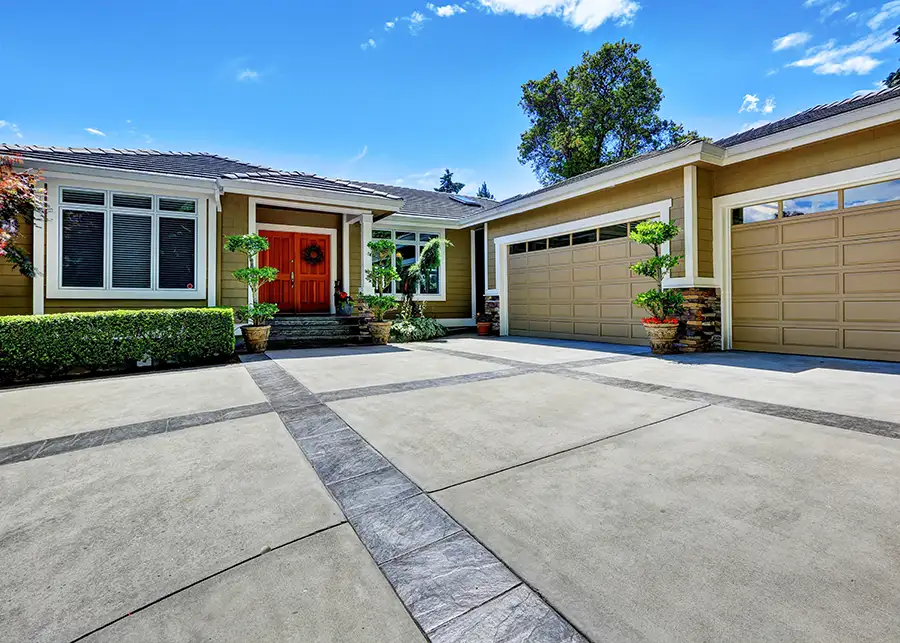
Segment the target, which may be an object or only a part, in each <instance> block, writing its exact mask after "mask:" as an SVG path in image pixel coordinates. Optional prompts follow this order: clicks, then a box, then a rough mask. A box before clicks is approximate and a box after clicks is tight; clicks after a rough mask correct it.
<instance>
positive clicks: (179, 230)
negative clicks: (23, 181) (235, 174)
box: [59, 187, 200, 297]
mask: <svg viewBox="0 0 900 643" xmlns="http://www.w3.org/2000/svg"><path fill="white" fill-rule="evenodd" d="M197 206H198V204H197V201H196V200H195V199H185V198H178V197H172V196H157V195H149V194H129V193H123V192H116V191H105V190H90V189H84V188H68V187H64V188H61V189H60V203H59V211H60V219H59V220H60V227H59V287H60V291H63V290H73V291H74V290H79V291H80V290H91V291H99V292H109V293H113V294H114V293H115V292H116V291H121V292H122V293H123V296H138V297H139V296H141V293H157V292H182V293H183V292H191V291H199V290H200V289H199V288H198V287H197V274H198V266H197V261H198V246H197V244H198V242H199V239H198V231H199V224H198V214H197ZM126 293H127V294H126ZM106 296H109V295H106Z"/></svg>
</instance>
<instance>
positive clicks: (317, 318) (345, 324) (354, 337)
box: [269, 314, 372, 348]
mask: <svg viewBox="0 0 900 643" xmlns="http://www.w3.org/2000/svg"><path fill="white" fill-rule="evenodd" d="M363 321H364V320H363V319H362V318H360V317H338V316H331V315H291V314H285V315H278V316H276V317H275V319H273V320H272V321H271V322H270V323H271V326H272V331H271V333H270V335H269V346H270V347H271V348H307V347H316V346H359V345H366V344H371V343H372V338H371V336H370V335H369V333H368V332H366V331H364V330H363V329H362V328H360V324H361V323H363Z"/></svg>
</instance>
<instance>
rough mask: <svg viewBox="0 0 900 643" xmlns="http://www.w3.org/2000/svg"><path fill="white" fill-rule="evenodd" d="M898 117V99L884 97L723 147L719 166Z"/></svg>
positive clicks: (791, 147)
mask: <svg viewBox="0 0 900 643" xmlns="http://www.w3.org/2000/svg"><path fill="white" fill-rule="evenodd" d="M898 119H900V98H895V99H891V100H886V101H884V102H882V103H878V104H876V105H871V106H869V107H863V108H862V109H856V110H853V111H851V112H847V113H845V114H840V115H838V116H832V117H831V118H823V119H822V120H820V121H816V122H814V123H809V124H807V125H800V126H799V127H792V128H790V129H788V130H785V131H783V132H778V133H777V134H770V135H769V136H764V137H763V138H759V139H756V140H755V141H747V142H746V143H741V144H740V145H734V146H732V147H729V148H728V149H727V150H726V152H725V158H724V161H723V163H722V165H732V164H734V163H740V162H742V161H747V160H749V159H752V158H756V157H757V156H766V155H768V154H777V153H778V152H783V151H785V150H790V149H793V148H795V147H800V146H802V145H809V144H810V143H816V142H818V141H823V140H825V139H829V138H835V137H837V136H843V135H844V134H852V133H853V132H858V131H860V130H864V129H869V128H871V127H877V126H878V125H885V124H886V123H892V122H894V121H896V120H898Z"/></svg>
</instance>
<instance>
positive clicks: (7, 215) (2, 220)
mask: <svg viewBox="0 0 900 643" xmlns="http://www.w3.org/2000/svg"><path fill="white" fill-rule="evenodd" d="M21 162H22V161H21V159H19V158H17V157H11V156H0V257H4V258H5V259H6V260H7V261H9V262H10V263H11V264H12V265H14V266H15V267H16V268H17V269H18V270H19V272H20V273H21V274H23V275H25V276H26V277H29V278H31V279H33V278H34V275H35V270H34V264H32V263H31V257H29V256H28V254H27V253H26V252H25V250H23V249H22V248H21V247H19V246H18V245H17V244H16V237H17V236H18V235H19V231H20V229H21V226H22V224H26V225H33V224H34V222H35V219H42V218H43V213H42V210H41V202H42V200H43V197H44V190H43V188H39V187H38V181H39V180H40V177H39V176H38V175H37V174H36V173H34V172H31V171H29V170H25V171H22V172H19V171H16V169H15V165H17V164H19V163H21Z"/></svg>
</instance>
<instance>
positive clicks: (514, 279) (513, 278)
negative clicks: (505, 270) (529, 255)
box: [509, 272, 528, 287]
mask: <svg viewBox="0 0 900 643" xmlns="http://www.w3.org/2000/svg"><path fill="white" fill-rule="evenodd" d="M527 283H528V273H527V272H511V273H509V285H510V287H513V286H520V285H523V284H527Z"/></svg>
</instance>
